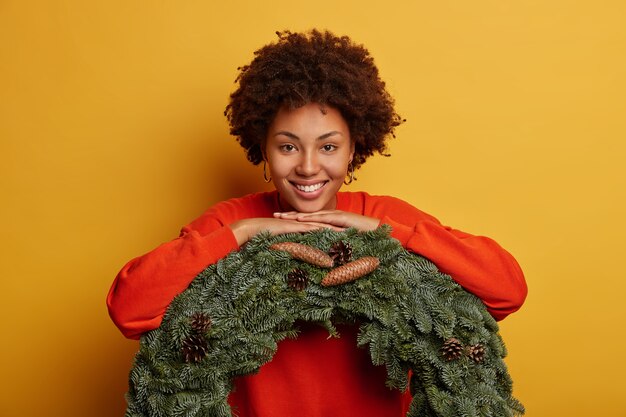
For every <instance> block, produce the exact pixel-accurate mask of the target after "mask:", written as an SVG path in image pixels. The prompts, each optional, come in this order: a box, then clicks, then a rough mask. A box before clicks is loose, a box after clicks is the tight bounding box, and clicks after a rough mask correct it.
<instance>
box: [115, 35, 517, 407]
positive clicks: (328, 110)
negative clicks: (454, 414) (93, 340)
mask: <svg viewBox="0 0 626 417" xmlns="http://www.w3.org/2000/svg"><path fill="white" fill-rule="evenodd" d="M278 35H279V40H278V42H277V43H275V44H270V45H267V46H265V47H263V48H261V49H260V50H258V51H257V52H256V56H255V59H254V60H253V62H252V63H251V64H250V65H248V66H245V67H243V68H241V74H240V76H239V77H238V79H237V81H238V83H239V86H238V89H237V90H236V91H235V92H234V93H233V94H232V95H231V101H230V103H229V104H228V106H227V108H226V112H225V114H226V116H227V118H228V121H229V123H230V126H231V133H232V134H233V135H235V136H236V137H237V139H238V141H239V143H240V144H241V146H242V147H243V148H244V149H245V151H246V152H247V156H248V159H249V160H250V161H251V162H252V163H253V164H259V163H263V167H264V175H265V178H266V180H267V181H270V180H271V181H272V182H273V184H274V186H275V188H276V190H275V191H272V192H268V193H257V194H252V195H248V196H244V197H241V198H237V199H232V200H228V201H224V202H221V203H218V204H216V205H215V206H213V207H211V208H210V209H208V210H207V211H206V212H205V213H204V214H203V215H202V216H200V217H199V218H198V219H196V220H195V221H193V222H192V223H190V224H189V225H187V226H185V227H183V229H182V231H181V234H180V236H179V238H178V239H175V240H173V241H171V242H168V243H165V244H163V245H161V246H159V247H157V248H156V249H154V250H153V251H151V252H149V253H147V254H145V255H143V256H141V257H139V258H136V259H133V260H131V261H130V262H129V263H128V264H127V265H126V266H124V268H123V269H122V270H121V271H120V273H119V275H118V276H117V278H116V280H115V282H114V283H113V286H112V288H111V290H110V292H109V295H108V299H107V304H108V307H109V312H110V314H111V317H112V319H113V320H114V322H115V323H116V324H117V326H118V327H119V328H120V329H121V331H122V332H123V333H124V335H125V336H127V337H129V338H135V339H136V338H139V336H140V335H141V334H142V333H144V332H147V331H149V330H152V329H155V328H157V327H158V326H159V324H160V323H161V320H162V317H163V314H164V313H165V310H166V309H167V306H168V305H169V303H170V302H171V301H172V299H173V298H174V297H175V296H176V295H177V294H179V293H180V292H182V291H184V290H185V288H186V287H187V286H188V285H189V283H190V282H191V281H192V280H193V278H194V277H195V276H196V275H197V274H198V273H199V272H200V271H202V270H203V269H204V268H206V267H207V266H208V265H211V264H213V263H215V262H217V260H219V259H220V258H223V257H224V256H226V255H227V254H228V253H229V252H230V251H233V250H237V249H238V248H239V247H240V246H241V245H243V244H244V243H245V242H247V241H248V240H250V238H251V237H252V236H254V235H255V234H257V233H258V232H260V231H262V230H269V231H270V232H271V233H273V234H281V233H290V232H309V231H313V230H317V229H320V228H331V229H334V230H344V229H346V228H349V227H354V228H357V229H359V230H362V231H367V230H373V229H375V228H377V227H378V226H379V225H381V224H388V225H390V226H391V227H392V236H393V237H394V238H396V239H398V240H399V241H400V242H401V243H402V245H403V246H404V247H405V248H406V249H408V250H409V251H412V252H414V253H417V254H420V255H422V256H425V257H426V258H429V259H430V260H431V261H433V262H434V263H435V264H436V265H437V266H438V267H439V269H440V270H441V271H443V272H445V273H447V274H450V275H451V276H452V277H453V278H454V279H455V280H456V281H457V282H458V283H459V284H461V285H462V286H463V287H464V288H465V289H466V290H468V291H470V292H472V293H473V294H475V295H476V296H478V297H480V298H481V299H482V300H483V302H484V303H485V305H486V306H487V308H488V310H489V312H490V313H491V314H492V315H493V316H494V317H495V318H496V319H499V320H500V319H503V318H504V317H506V316H507V315H508V314H510V313H511V312H513V311H516V310H517V309H518V308H519V307H520V306H521V304H522V303H523V301H524V299H525V296H526V284H525V282H524V277H523V275H522V272H521V270H520V268H519V266H518V265H517V263H516V261H515V260H514V259H513V257H512V256H511V255H510V254H508V253H507V252H506V251H505V250H504V249H502V248H501V247H500V246H498V244H496V243H495V242H494V241H493V240H491V239H489V238H486V237H480V236H472V235H470V234H468V233H464V232H461V231H459V230H455V229H452V228H450V227H446V226H443V225H442V224H441V223H440V222H439V221H438V220H437V219H436V218H434V217H432V216H430V215H428V214H426V213H424V212H422V211H420V210H418V209H416V208H414V207H412V206H411V205H409V204H407V203H405V202H403V201H401V200H398V199H396V198H392V197H385V196H371V195H369V194H367V193H363V192H354V193H350V192H340V189H341V187H342V185H343V184H344V182H346V183H350V182H352V180H353V174H354V170H355V169H358V168H359V167H360V166H361V165H362V164H363V163H364V162H365V160H366V159H367V158H368V157H369V156H371V155H372V154H373V153H374V152H378V153H384V151H385V141H386V139H387V138H388V137H389V136H390V135H393V131H394V128H395V127H396V126H397V125H399V124H400V123H401V119H400V117H399V116H398V114H397V113H396V112H395V111H394V108H393V99H392V98H391V97H390V96H389V94H388V93H387V91H386V90H385V84H384V83H383V82H382V81H381V80H380V78H379V76H378V70H377V68H376V67H375V65H374V63H373V59H372V58H371V56H370V55H369V52H368V51H367V50H366V49H365V48H364V47H362V46H360V45H355V44H354V43H352V41H351V40H350V39H348V38H347V37H341V38H339V37H336V36H334V35H332V34H331V33H328V32H325V33H321V32H318V31H312V32H310V33H304V34H297V33H290V32H283V33H278ZM301 329H302V332H301V335H300V337H299V338H298V339H297V340H285V341H283V342H281V343H280V344H279V349H278V352H277V354H276V355H275V357H274V359H273V360H272V362H270V363H268V364H266V365H265V366H263V367H262V368H261V370H260V372H259V373H258V374H257V375H253V376H248V377H244V378H240V379H238V380H237V381H236V387H235V391H234V392H233V394H232V395H231V398H230V401H231V404H232V405H233V406H234V408H235V409H236V410H237V413H238V415H240V416H293V415H301V416H353V415H359V416H401V415H404V414H405V412H406V406H407V404H408V402H409V401H410V398H409V396H408V394H407V393H399V392H396V391H391V390H389V389H387V388H386V387H385V384H384V381H385V370H384V368H380V367H375V366H373V365H372V364H371V361H370V358H369V355H368V353H367V352H366V351H364V350H363V349H358V348H356V342H355V339H356V327H355V326H343V327H340V328H339V330H340V332H341V335H342V337H341V338H339V339H328V335H327V333H326V332H325V330H323V329H321V328H318V327H316V326H314V325H303V326H302V327H301Z"/></svg>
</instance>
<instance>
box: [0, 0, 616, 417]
mask: <svg viewBox="0 0 626 417" xmlns="http://www.w3.org/2000/svg"><path fill="white" fill-rule="evenodd" d="M335 3H336V2H335V1H330V0H318V1H314V2H295V1H285V0H278V1H273V2H262V1H257V0H254V1H252V0H250V1H239V0H234V1H139V0H136V1H117V0H107V1H79V0H72V1H70V0H67V1H60V0H59V1H17V0H13V1H10V0H9V1H7V0H4V1H0V185H1V193H2V194H1V195H2V204H0V219H1V220H2V223H3V224H2V227H1V229H0V230H1V234H2V239H1V243H0V244H1V245H2V247H1V248H0V253H1V254H2V255H1V258H0V259H1V265H0V268H1V269H0V274H1V275H0V276H1V280H2V281H1V282H2V284H1V288H0V294H1V297H2V303H0V309H1V310H0V323H1V324H0V329H1V331H2V337H1V342H0V346H1V351H0V370H1V373H2V379H1V381H2V382H0V384H2V387H1V389H0V415H1V416H5V417H13V416H68V417H69V416H85V415H89V416H96V417H98V416H102V417H104V416H116V415H118V416H119V415H122V413H123V411H124V409H125V404H124V400H123V393H124V392H125V391H126V388H127V385H126V384H127V374H128V371H129V369H130V365H131V361H132V358H133V355H134V352H135V351H136V349H137V347H138V344H137V342H134V341H128V340H125V339H124V338H123V337H122V336H121V334H120V333H118V331H117V330H116V328H115V327H114V326H113V324H112V323H111V322H110V320H109V319H108V315H107V312H106V309H105V304H104V298H105V294H106V292H107V290H108V288H109V285H110V284H111V281H112V280H113V277H114V276H115V274H116V272H117V271H118V270H119V268H120V267H121V266H122V265H123V264H124V262H125V261H127V260H128V259H130V258H131V257H133V256H136V255H139V254H141V253H143V252H145V251H147V250H149V249H151V248H152V247H154V246H156V245H157V244H159V243H160V242H163V241H165V240H169V239H171V238H173V237H175V236H176V235H177V233H178V230H179V228H180V226H182V225H183V224H186V223H187V222H188V221H190V220H191V219H193V218H194V217H195V216H197V215H198V214H200V213H201V212H202V211H203V209H204V208H206V207H207V206H208V205H209V204H212V203H213V202H215V201H218V200H221V199H224V198H227V197H230V196H235V195H240V194H243V193H247V192H250V191H254V190H259V189H262V188H263V187H264V184H263V182H262V179H261V171H260V170H259V169H258V168H253V167H251V166H249V165H248V164H247V162H246V160H245V158H244V157H243V154H242V153H241V152H240V151H239V149H238V147H237V144H236V143H235V141H234V140H233V139H232V138H230V137H229V135H228V130H227V126H226V123H225V120H224V118H223V115H222V111H223V108H224V106H225V104H226V100H227V96H228V94H229V92H230V91H232V89H233V80H234V78H235V76H236V68H237V66H239V65H242V64H245V63H247V62H248V61H249V60H250V59H251V57H252V51H253V50H254V49H256V48H257V47H259V46H261V45H262V44H264V43H266V42H268V41H271V40H273V39H274V38H275V35H274V31H275V30H278V29H285V28H290V29H292V30H302V29H308V28H311V27H314V26H317V27H321V28H329V29H331V30H333V31H335V32H337V33H340V34H348V35H350V36H352V37H353V38H354V39H355V40H357V41H359V42H362V43H364V44H366V45H367V46H369V48H370V50H371V52H372V54H373V55H374V56H375V58H376V60H377V62H378V64H379V66H380V69H381V72H382V75H383V77H384V78H385V79H386V80H387V81H388V85H389V88H390V90H391V92H392V94H393V95H394V96H395V97H396V99H397V105H398V110H399V111H400V113H401V114H402V115H403V116H404V117H406V118H407V119H408V122H407V123H406V124H405V125H403V126H402V127H401V128H400V129H399V130H398V138H397V139H395V140H394V141H393V143H392V147H391V151H392V153H393V154H394V155H393V157H392V158H382V157H377V158H375V159H373V160H372V161H371V162H369V163H368V164H367V165H366V166H365V167H364V168H363V170H362V171H361V172H360V175H359V181H358V183H357V184H356V185H353V186H351V188H352V189H365V190H368V191H370V192H371V193H384V194H392V195H396V196H398V197H401V198H404V199H406V200H408V201H409V202H411V203H413V204H414V205H416V206H418V207H420V208H422V209H423V210H425V211H427V212H431V213H433V214H435V215H436V216H437V217H439V218H440V219H441V220H442V221H443V222H444V223H446V224H450V225H453V226H455V227H457V228H460V229H464V230H467V231H469V232H473V233H477V234H485V235H488V236H491V237H493V238H495V239H496V240H497V241H499V242H500V243H501V244H502V245H503V246H504V247H506V248H507V249H509V250H510V251H511V252H512V253H513V254H514V255H516V257H517V259H518V260H519V262H520V264H521V265H522V267H523V269H524V271H525V273H526V275H527V279H528V283H529V287H530V295H529V298H528V301H527V303H526V305H525V306H524V308H523V309H522V310H521V311H520V312H519V313H517V314H515V315H513V316H511V317H510V318H509V319H507V320H506V321H504V322H503V323H502V333H503V335H504V337H505V340H506V341H507V343H508V347H509V357H508V359H507V362H508V364H509V367H510V370H511V373H512V376H513V378H514V381H515V394H516V395H517V396H518V397H519V398H520V399H521V400H522V401H523V402H524V403H525V405H526V407H527V409H528V413H527V414H528V416H532V417H554V416H568V417H574V416H589V415H602V416H618V415H619V416H623V415H624V409H625V408H624V399H623V394H622V393H623V385H624V384H623V376H624V373H626V367H625V364H626V361H625V360H624V353H625V350H624V343H625V342H626V338H625V336H624V333H623V330H622V329H623V328H624V321H625V319H626V317H625V309H624V307H623V303H622V300H621V298H623V293H624V291H625V290H626V283H625V276H624V267H623V259H624V254H623V251H624V243H623V242H624V236H623V235H624V232H626V227H625V226H626V222H625V221H624V213H626V202H625V201H626V199H625V198H624V197H625V195H624V193H625V192H624V190H625V189H626V184H625V182H626V181H625V179H626V173H625V169H624V159H625V156H626V145H625V143H626V140H625V139H626V117H625V116H626V111H625V110H626V108H625V107H626V99H625V97H626V81H625V77H624V75H625V74H626V59H625V55H624V47H625V45H626V29H625V28H626V3H624V2H623V1H622V0H614V1H609V0H596V1H591V0H588V1H578V2H572V1H565V0H560V1H558V0H555V1H538V0H536V1H530V0H526V1H513V0H498V1H495V0H493V1H487V0H476V1H450V0H446V1H422V0H419V1H416V0H406V1H399V2H378V1H377V2H373V1H372V2H365V3H364V2H363V1H358V0H351V1H344V2H338V3H341V5H339V6H337V5H334V4H335ZM266 4H274V6H272V7H271V8H268V7H267V6H265V5H266Z"/></svg>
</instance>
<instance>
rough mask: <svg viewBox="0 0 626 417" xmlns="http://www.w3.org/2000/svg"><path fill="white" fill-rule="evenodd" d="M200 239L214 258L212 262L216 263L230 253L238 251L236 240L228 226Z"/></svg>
mask: <svg viewBox="0 0 626 417" xmlns="http://www.w3.org/2000/svg"><path fill="white" fill-rule="evenodd" d="M202 238H203V239H204V241H205V243H206V245H207V247H208V248H209V249H210V250H211V253H212V254H213V257H214V258H215V260H214V261H213V262H217V261H218V260H219V259H221V258H223V257H224V256H226V255H228V254H229V253H230V252H232V251H235V250H239V244H238V243H237V238H235V234H234V233H233V230H232V229H231V228H230V227H228V226H222V227H220V228H219V229H217V230H215V231H213V232H211V233H209V234H208V235H205V236H202Z"/></svg>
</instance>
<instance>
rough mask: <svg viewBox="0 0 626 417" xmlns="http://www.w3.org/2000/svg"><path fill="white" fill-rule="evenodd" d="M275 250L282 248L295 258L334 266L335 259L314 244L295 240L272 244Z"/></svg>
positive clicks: (324, 266)
mask: <svg viewBox="0 0 626 417" xmlns="http://www.w3.org/2000/svg"><path fill="white" fill-rule="evenodd" d="M270 249H273V250H282V251H285V252H287V253H289V254H290V255H291V256H292V257H293V258H295V259H299V260H301V261H304V262H307V263H310V264H311V265H316V266H319V267H322V268H332V266H333V259H332V258H331V257H330V256H328V254H327V253H324V252H322V251H321V250H319V249H317V248H314V247H312V246H308V245H303V244H302V243H295V242H280V243H274V244H273V245H271V246H270Z"/></svg>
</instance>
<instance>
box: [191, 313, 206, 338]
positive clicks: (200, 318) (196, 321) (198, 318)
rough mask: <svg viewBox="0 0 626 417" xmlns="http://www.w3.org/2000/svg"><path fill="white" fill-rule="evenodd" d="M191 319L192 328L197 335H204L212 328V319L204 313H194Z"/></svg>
mask: <svg viewBox="0 0 626 417" xmlns="http://www.w3.org/2000/svg"><path fill="white" fill-rule="evenodd" d="M190 318H191V328H192V330H193V331H194V332H196V333H199V334H203V333H206V332H208V331H209V329H210V328H211V318H210V317H209V316H207V315H206V314H204V313H194V314H192V315H191V317H190Z"/></svg>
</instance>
